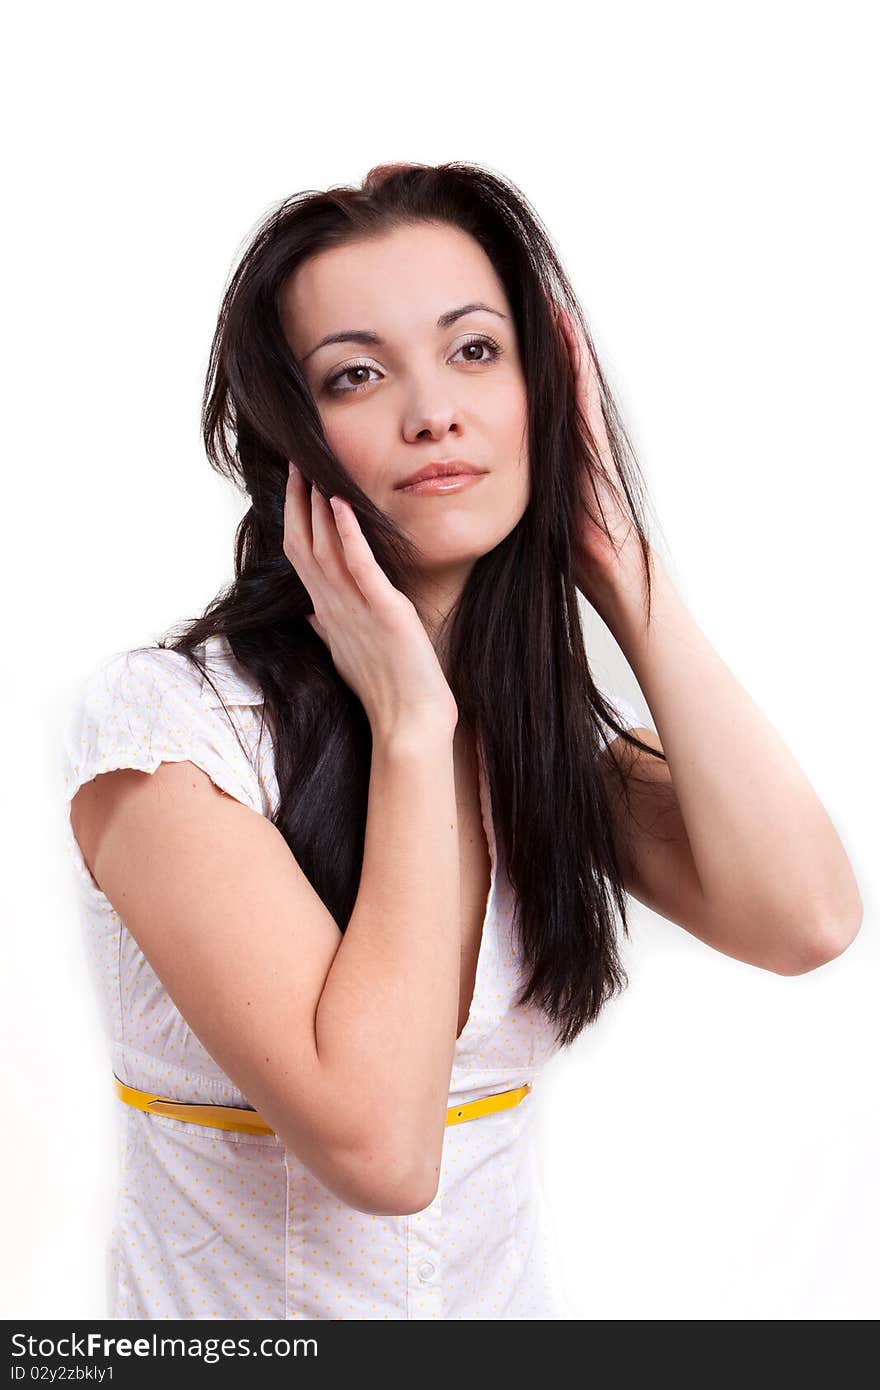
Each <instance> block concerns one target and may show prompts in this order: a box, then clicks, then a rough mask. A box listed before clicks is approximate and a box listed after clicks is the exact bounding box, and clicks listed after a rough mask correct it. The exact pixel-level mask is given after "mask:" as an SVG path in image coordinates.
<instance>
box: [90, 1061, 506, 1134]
mask: <svg viewBox="0 0 880 1390" xmlns="http://www.w3.org/2000/svg"><path fill="white" fill-rule="evenodd" d="M113 1088H114V1090H115V1091H116V1094H117V1095H118V1097H119V1099H120V1100H124V1101H125V1103H126V1105H133V1106H135V1108H136V1109H138V1110H146V1111H147V1113H148V1114H150V1115H170V1117H171V1118H172V1119H174V1120H186V1121H187V1122H188V1123H189V1124H193V1125H210V1126H211V1127H212V1128H213V1129H237V1130H241V1131H242V1132H243V1133H244V1134H274V1133H275V1131H274V1130H273V1129H272V1128H271V1126H270V1125H267V1124H266V1121H265V1120H264V1119H263V1118H262V1116H261V1115H258V1114H257V1112H256V1110H247V1109H243V1108H242V1107H241V1106H238V1105H196V1104H190V1103H189V1102H188V1101H187V1102H182V1101H176V1100H169V1099H168V1098H167V1096H154V1095H152V1094H151V1092H149V1091H138V1090H137V1089H136V1088H135V1087H134V1086H126V1085H125V1083H124V1082H123V1081H120V1080H119V1077H118V1076H117V1075H116V1073H115V1072H114V1073H113ZM531 1089H532V1087H531V1083H529V1082H526V1084H525V1085H524V1086H517V1088H516V1090H515V1091H498V1092H496V1094H495V1095H494V1096H483V1097H482V1098H481V1099H480V1100H469V1101H466V1102H465V1104H464V1105H452V1106H450V1107H449V1109H448V1110H447V1111H446V1123H447V1124H448V1125H457V1124H461V1122H462V1121H463V1120H476V1119H477V1118H478V1117H479V1116H480V1115H490V1114H491V1113H492V1111H493V1110H506V1109H507V1108H508V1106H510V1105H519V1103H520V1101H521V1100H523V1099H524V1098H525V1097H526V1096H527V1095H528V1093H529V1091H530V1090H531ZM245 1116H247V1119H245Z"/></svg>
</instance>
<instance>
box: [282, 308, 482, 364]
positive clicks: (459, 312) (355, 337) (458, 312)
mask: <svg viewBox="0 0 880 1390" xmlns="http://www.w3.org/2000/svg"><path fill="white" fill-rule="evenodd" d="M479 312H483V313H485V314H497V315H498V317H499V318H500V319H506V318H507V315H506V314H502V312H501V310H500V309H493V308H492V306H491V304H483V303H482V301H480V300H475V301H474V303H473V304H462V306H461V308H459V309H447V311H446V313H445V314H441V315H440V317H439V319H438V320H437V327H438V328H448V327H449V326H450V324H453V323H455V321H456V319H461V318H464V316H465V314H476V313H479ZM330 343H363V344H364V346H365V347H384V346H385V340H384V338H380V337H379V334H378V333H373V332H371V331H370V329H368V328H343V329H342V331H341V332H339V333H328V334H327V337H326V338H322V339H321V341H320V342H319V343H316V344H315V346H314V347H313V348H311V349H310V351H309V352H307V353H306V355H305V357H304V358H303V359H302V360H303V362H306V361H308V359H309V358H310V357H311V356H312V354H313V353H315V352H317V351H318V349H319V348H322V347H327V346H328V344H330Z"/></svg>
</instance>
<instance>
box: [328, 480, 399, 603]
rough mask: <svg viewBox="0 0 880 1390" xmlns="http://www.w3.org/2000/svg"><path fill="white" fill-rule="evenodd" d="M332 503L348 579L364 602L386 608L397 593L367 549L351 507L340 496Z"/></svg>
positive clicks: (367, 543)
mask: <svg viewBox="0 0 880 1390" xmlns="http://www.w3.org/2000/svg"><path fill="white" fill-rule="evenodd" d="M333 504H334V505H333V510H334V512H335V514H336V526H337V530H338V533H339V539H340V543H341V545H342V551H343V556H344V559H345V564H346V566H347V567H348V571H349V573H350V575H351V577H352V579H353V580H354V582H355V584H356V585H357V588H358V589H359V590H360V592H361V594H362V595H363V597H364V598H365V599H366V600H367V602H368V603H370V604H372V605H373V606H374V607H381V606H382V605H387V604H388V602H389V600H391V601H393V600H394V599H396V598H398V597H399V591H398V590H397V589H395V587H394V585H393V584H392V583H391V580H390V579H389V578H388V576H387V574H386V573H385V571H384V570H383V569H382V566H381V565H380V564H379V562H378V561H377V559H376V557H375V555H374V554H373V552H372V550H371V549H370V543H369V541H368V540H367V538H366V536H365V535H364V533H363V531H362V530H361V527H360V522H359V521H358V519H357V516H356V515H355V511H354V508H353V507H352V506H351V504H350V503H349V502H347V501H346V500H345V498H344V497H334V498H333Z"/></svg>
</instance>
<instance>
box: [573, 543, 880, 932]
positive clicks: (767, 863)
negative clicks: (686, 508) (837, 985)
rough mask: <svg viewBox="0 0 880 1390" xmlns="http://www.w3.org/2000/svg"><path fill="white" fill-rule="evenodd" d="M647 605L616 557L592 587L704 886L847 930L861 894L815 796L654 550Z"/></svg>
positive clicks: (775, 912) (792, 926)
mask: <svg viewBox="0 0 880 1390" xmlns="http://www.w3.org/2000/svg"><path fill="white" fill-rule="evenodd" d="M652 564H653V568H652V578H653V592H652V612H651V621H650V624H647V623H646V606H645V602H644V597H643V592H642V585H641V575H640V574H639V572H638V570H637V567H636V566H635V565H630V566H629V567H624V568H623V570H622V571H621V573H620V574H619V575H618V576H617V578H616V580H615V583H614V584H613V585H610V586H607V587H606V589H605V591H604V592H602V593H601V594H599V595H592V596H591V601H592V602H593V603H594V606H596V608H597V610H598V611H599V613H600V615H601V616H602V618H603V620H604V621H605V623H606V624H607V626H608V627H609V629H610V631H611V633H612V635H613V636H614V638H615V640H616V641H617V643H618V645H619V646H620V648H621V650H622V651H623V653H624V655H625V657H626V659H627V661H628V662H629V664H630V666H631V667H632V670H633V672H634V674H635V676H636V679H637V680H638V683H639V686H640V688H641V690H642V692H643V694H644V696H645V699H646V701H647V703H648V707H649V709H650V711H651V716H652V718H653V720H654V723H655V725H656V728H657V732H658V734H659V737H660V741H661V743H662V745H663V750H664V753H665V754H666V758H667V762H668V765H669V772H670V776H671V780H672V784H673V787H674V789H675V792H676V795H677V799H678V803H679V807H680V811H681V816H682V820H683V822H684V824H685V827H686V830H687V834H688V839H689V842H690V848H691V853H692V855H693V860H694V864H695V866H696V870H697V873H698V876H699V880H700V883H701V886H702V890H703V894H704V897H705V898H706V901H707V903H710V904H711V905H712V907H713V910H717V911H720V912H723V913H726V914H728V915H730V916H731V919H732V920H738V918H739V917H740V916H741V915H742V914H759V918H758V920H766V921H771V922H773V923H774V924H776V925H777V926H779V928H780V929H781V930H785V931H788V932H790V933H791V936H792V940H793V943H795V944H796V943H797V942H798V940H799V939H811V940H812V941H815V940H816V938H817V936H818V937H820V938H823V937H826V936H827V938H828V939H832V940H833V939H834V938H835V936H836V937H837V938H838V939H839V938H840V937H841V935H843V936H846V935H847V933H848V932H850V931H855V930H857V927H858V923H859V921H860V919H861V899H860V897H859V891H858V886H857V884H856V880H855V877H854V874H853V871H852V867H851V865H850V862H849V859H848V857H847V854H846V852H845V850H844V848H843V845H842V844H841V841H840V839H839V837H838V835H837V832H836V831H835V829H834V826H833V825H832V823H831V820H830V819H829V816H828V814H827V812H826V811H825V808H824V806H823V805H822V803H821V801H820V800H819V798H818V797H817V796H816V793H815V792H814V790H813V788H812V786H811V785H810V782H809V781H808V779H807V777H806V776H805V774H804V772H803V771H802V770H801V768H800V767H799V766H798V764H797V762H796V761H795V759H794V758H793V756H792V754H791V753H790V752H789V750H788V748H787V747H786V745H785V744H784V742H783V740H782V739H781V738H780V736H779V734H778V733H777V732H776V730H775V729H774V728H773V726H772V725H771V724H770V722H769V721H768V719H767V718H766V717H765V716H764V715H763V714H762V712H761V711H760V710H759V709H758V707H757V706H756V704H755V703H754V701H753V700H752V699H751V697H750V696H749V694H748V693H747V691H745V690H744V689H743V687H742V686H741V685H740V684H739V682H738V681H737V680H736V678H735V677H734V675H733V674H732V672H731V671H730V670H729V669H728V667H727V666H726V665H725V663H724V662H723V661H722V659H721V657H720V656H719V655H718V653H717V652H716V651H715V650H714V648H713V647H712V645H711V644H710V642H709V641H708V639H707V638H706V636H705V635H704V633H703V632H702V631H701V629H700V628H699V626H698V625H697V623H696V622H695V620H694V618H693V617H692V616H691V614H690V613H689V611H688V610H687V608H686V607H685V605H684V603H683V602H682V600H681V599H680V597H679V595H678V594H677V592H676V590H675V588H674V586H673V584H672V582H671V580H670V579H669V577H668V575H667V573H666V571H665V570H664V568H663V566H662V564H661V563H660V561H659V558H658V557H657V556H656V553H652Z"/></svg>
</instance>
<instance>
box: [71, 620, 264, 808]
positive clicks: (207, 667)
mask: <svg viewBox="0 0 880 1390" xmlns="http://www.w3.org/2000/svg"><path fill="white" fill-rule="evenodd" d="M195 655H196V658H197V660H196V661H195V662H194V661H192V660H191V659H190V658H189V656H188V655H187V654H186V653H184V652H177V651H173V650H171V649H169V648H167V647H158V646H155V647H137V648H132V649H130V650H128V651H122V652H115V653H113V654H112V655H111V656H110V657H107V658H105V659H104V660H102V661H100V662H99V663H97V665H95V666H93V667H92V668H91V669H90V670H89V671H88V672H87V674H86V676H85V677H84V678H83V679H82V681H81V682H80V685H79V687H78V692H77V698H76V699H75V700H74V706H73V708H72V709H71V711H70V714H69V719H68V722H67V726H66V728H65V732H64V737H63V752H64V777H65V784H66V785H65V794H66V796H67V797H69V796H71V795H73V793H74V791H75V790H76V788H77V787H78V786H80V785H82V783H83V782H84V781H86V780H90V779H91V778H92V777H94V776H96V775H98V774H99V773H100V772H106V771H111V770H114V769H116V768H120V767H129V768H135V769H138V770H141V771H145V772H153V771H155V769H156V768H157V767H158V765H159V763H161V762H181V761H184V760H187V761H191V762H194V763H196V764H197V765H199V766H201V767H203V768H204V770H205V771H207V772H209V774H210V775H211V776H212V777H213V779H214V780H215V781H216V782H218V785H221V786H223V787H224V789H225V790H228V791H229V792H230V793H231V794H234V795H237V796H238V798H239V799H241V800H246V801H248V802H250V803H256V804H258V805H262V800H263V798H262V795H261V794H260V792H259V789H258V787H257V785H256V783H255V781H254V777H255V769H254V767H253V764H252V762H251V760H250V758H249V757H248V756H246V754H245V751H244V749H243V747H242V739H241V729H240V728H238V727H237V726H236V724H235V723H234V720H233V718H231V717H230V713H229V711H230V710H231V709H233V708H234V706H236V705H242V704H244V705H258V704H261V703H262V695H261V693H260V691H259V687H258V685H257V684H256V682H255V681H254V679H253V677H251V676H250V673H249V672H247V671H246V670H245V668H244V667H243V666H240V665H239V663H238V662H237V661H236V660H235V658H234V656H233V654H232V650H231V647H229V644H228V642H227V641H226V639H225V638H216V637H215V638H209V639H208V641H207V643H202V644H201V646H200V647H197V648H196V651H195ZM202 667H204V670H202ZM205 672H206V673H207V678H206V674H205ZM221 697H222V698H221Z"/></svg>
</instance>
